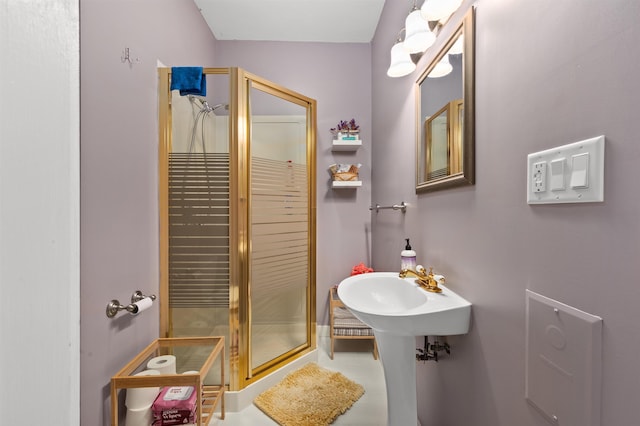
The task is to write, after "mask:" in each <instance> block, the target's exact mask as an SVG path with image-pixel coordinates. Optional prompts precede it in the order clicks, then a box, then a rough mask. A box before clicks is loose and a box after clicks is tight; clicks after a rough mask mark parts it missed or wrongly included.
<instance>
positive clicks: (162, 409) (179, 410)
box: [151, 386, 198, 426]
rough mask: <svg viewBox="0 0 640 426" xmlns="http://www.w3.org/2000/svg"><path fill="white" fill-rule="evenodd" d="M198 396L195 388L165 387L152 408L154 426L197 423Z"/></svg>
mask: <svg viewBox="0 0 640 426" xmlns="http://www.w3.org/2000/svg"><path fill="white" fill-rule="evenodd" d="M197 396H198V395H197V394H196V392H195V391H194V389H193V386H166V387H164V388H163V389H162V391H160V394H159V395H158V397H157V398H156V400H155V401H154V403H153V406H152V408H151V410H152V412H153V423H152V424H153V426H174V425H184V424H185V423H196V422H197V417H196V416H197V413H196V408H197V401H196V398H197Z"/></svg>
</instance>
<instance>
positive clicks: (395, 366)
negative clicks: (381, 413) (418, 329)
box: [373, 330, 419, 426]
mask: <svg viewBox="0 0 640 426" xmlns="http://www.w3.org/2000/svg"><path fill="white" fill-rule="evenodd" d="M373 334H375V336H376V343H377V345H378V352H379V353H380V358H381V359H382V368H383V370H384V381H385V385H386V388H387V425H389V426H409V425H419V423H418V401H417V395H416V348H415V346H416V339H415V337H414V336H400V335H397V334H391V333H386V332H383V331H377V330H374V331H373Z"/></svg>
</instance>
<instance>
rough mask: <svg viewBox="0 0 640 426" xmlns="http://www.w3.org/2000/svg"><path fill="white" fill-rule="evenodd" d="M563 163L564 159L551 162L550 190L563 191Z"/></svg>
mask: <svg viewBox="0 0 640 426" xmlns="http://www.w3.org/2000/svg"><path fill="white" fill-rule="evenodd" d="M564 163H565V159H564V157H563V158H558V159H556V160H552V161H551V184H550V186H551V190H552V191H564V189H565V187H564Z"/></svg>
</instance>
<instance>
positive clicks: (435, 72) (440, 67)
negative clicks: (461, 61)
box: [427, 54, 453, 78]
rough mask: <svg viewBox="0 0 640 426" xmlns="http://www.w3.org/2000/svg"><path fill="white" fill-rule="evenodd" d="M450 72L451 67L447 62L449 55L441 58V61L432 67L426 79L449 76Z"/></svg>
mask: <svg viewBox="0 0 640 426" xmlns="http://www.w3.org/2000/svg"><path fill="white" fill-rule="evenodd" d="M451 71H453V67H452V66H451V63H450V62H449V55H448V54H446V55H444V56H443V57H442V59H440V61H439V62H438V63H437V64H436V66H435V67H433V69H432V70H431V72H430V73H429V75H427V77H429V78H438V77H444V76H445V75H447V74H449V73H450V72H451Z"/></svg>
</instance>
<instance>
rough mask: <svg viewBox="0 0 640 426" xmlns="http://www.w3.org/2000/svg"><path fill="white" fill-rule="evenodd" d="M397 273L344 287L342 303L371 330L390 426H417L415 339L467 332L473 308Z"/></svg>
mask: <svg viewBox="0 0 640 426" xmlns="http://www.w3.org/2000/svg"><path fill="white" fill-rule="evenodd" d="M415 281H416V280H414V279H413V278H400V277H399V276H398V273H397V272H371V273H368V274H360V275H354V276H351V277H349V278H346V279H344V280H342V282H340V285H339V286H338V297H340V300H342V302H343V303H344V304H345V306H346V307H347V308H349V310H350V311H351V312H352V313H353V314H354V315H355V316H356V318H358V319H359V320H360V321H362V322H363V323H365V324H367V325H368V326H369V327H371V328H372V329H373V333H374V334H375V336H376V343H377V344H378V351H379V352H380V358H381V359H382V367H383V369H384V379H385V384H386V387H387V425H389V426H412V425H419V422H418V402H417V399H416V338H415V336H454V335H457V334H466V333H468V332H469V321H470V315H471V303H469V302H468V301H467V300H465V299H463V298H462V297H460V296H458V295H457V294H456V293H454V292H453V291H451V290H449V289H448V288H447V287H445V286H440V288H441V289H442V292H441V293H428V292H426V291H425V290H423V289H422V288H420V287H419V286H418V284H417V283H416V282H415Z"/></svg>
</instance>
